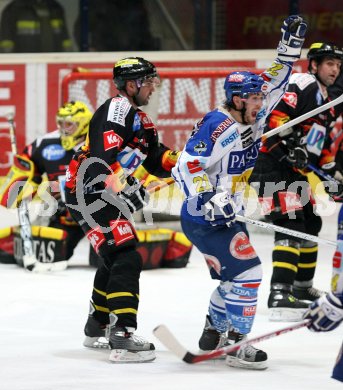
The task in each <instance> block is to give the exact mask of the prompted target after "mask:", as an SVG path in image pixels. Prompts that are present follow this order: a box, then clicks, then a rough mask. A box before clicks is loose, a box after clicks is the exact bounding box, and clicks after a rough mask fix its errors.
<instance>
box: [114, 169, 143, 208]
mask: <svg viewBox="0 0 343 390" xmlns="http://www.w3.org/2000/svg"><path fill="white" fill-rule="evenodd" d="M119 197H120V198H121V199H122V200H123V201H125V203H126V204H127V206H128V207H129V210H130V212H131V213H134V212H136V211H138V210H141V209H142V208H143V207H144V206H146V205H147V204H148V203H149V198H150V196H149V193H148V192H147V191H146V189H145V187H143V186H142V185H141V183H140V181H139V180H138V179H136V178H134V177H132V176H129V177H128V178H127V185H126V186H125V187H124V189H123V190H122V191H121V193H120V194H119Z"/></svg>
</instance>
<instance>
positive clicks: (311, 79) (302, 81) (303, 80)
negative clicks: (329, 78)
mask: <svg viewBox="0 0 343 390" xmlns="http://www.w3.org/2000/svg"><path fill="white" fill-rule="evenodd" d="M313 83H316V78H315V76H314V75H312V74H310V73H293V74H292V75H291V77H290V79H289V84H290V85H292V84H295V85H296V86H297V87H298V88H299V89H300V90H301V91H303V90H304V89H305V88H307V87H308V86H309V85H311V84H313Z"/></svg>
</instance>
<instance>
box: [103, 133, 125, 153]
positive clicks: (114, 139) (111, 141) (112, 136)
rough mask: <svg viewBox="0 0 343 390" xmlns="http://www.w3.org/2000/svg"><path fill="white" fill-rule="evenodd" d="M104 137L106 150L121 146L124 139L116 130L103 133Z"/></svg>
mask: <svg viewBox="0 0 343 390" xmlns="http://www.w3.org/2000/svg"><path fill="white" fill-rule="evenodd" d="M103 138H104V150H105V152H106V151H107V150H110V149H112V148H120V147H121V145H122V143H123V139H122V138H121V137H120V136H119V135H118V134H116V133H115V132H114V130H108V131H105V132H104V133H103Z"/></svg>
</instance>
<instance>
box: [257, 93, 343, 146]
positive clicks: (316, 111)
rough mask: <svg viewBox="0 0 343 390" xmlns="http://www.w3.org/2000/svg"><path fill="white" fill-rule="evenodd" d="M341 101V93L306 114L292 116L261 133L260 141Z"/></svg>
mask: <svg viewBox="0 0 343 390" xmlns="http://www.w3.org/2000/svg"><path fill="white" fill-rule="evenodd" d="M342 102H343V94H342V95H341V96H338V98H336V99H334V100H331V102H328V103H326V104H324V105H322V106H320V107H317V108H315V109H314V110H311V111H309V112H307V113H306V114H303V115H300V116H298V117H297V118H294V119H292V120H291V121H289V122H287V123H285V124H283V125H282V126H279V127H277V128H276V129H272V130H269V131H267V132H266V133H265V134H263V135H262V141H264V140H266V139H267V138H269V137H272V136H273V135H275V134H279V133H280V132H281V131H283V130H286V129H289V128H290V127H292V126H295V125H297V124H298V123H301V122H303V121H304V120H306V119H308V118H311V117H312V116H315V115H318V114H320V113H321V112H323V111H325V110H328V109H329V108H331V107H334V106H336V105H337V104H340V103H342Z"/></svg>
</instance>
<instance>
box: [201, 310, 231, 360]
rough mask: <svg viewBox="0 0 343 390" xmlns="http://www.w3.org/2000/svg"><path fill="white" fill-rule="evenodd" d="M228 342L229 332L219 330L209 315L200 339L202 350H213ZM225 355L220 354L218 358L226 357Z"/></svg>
mask: <svg viewBox="0 0 343 390" xmlns="http://www.w3.org/2000/svg"><path fill="white" fill-rule="evenodd" d="M227 344H228V339H227V334H226V333H220V332H218V331H217V330H216V329H215V327H214V326H213V325H212V322H211V318H210V316H209V315H207V316H206V321H205V327H204V330H203V332H202V335H201V337H200V339H199V348H200V350H201V351H203V352H204V351H212V350H214V349H218V348H221V347H224V346H225V345H227ZM224 358H225V356H219V357H218V358H217V359H224Z"/></svg>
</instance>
